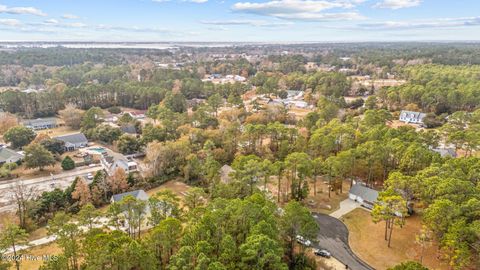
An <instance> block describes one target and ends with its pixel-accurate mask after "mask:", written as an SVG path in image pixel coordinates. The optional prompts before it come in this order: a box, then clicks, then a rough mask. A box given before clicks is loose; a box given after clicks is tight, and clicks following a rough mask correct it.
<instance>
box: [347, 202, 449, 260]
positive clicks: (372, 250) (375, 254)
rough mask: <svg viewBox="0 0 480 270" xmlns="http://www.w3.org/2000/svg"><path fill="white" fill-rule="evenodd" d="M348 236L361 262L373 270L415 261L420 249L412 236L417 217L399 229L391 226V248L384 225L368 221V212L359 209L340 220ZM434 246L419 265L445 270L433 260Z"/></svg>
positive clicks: (426, 252)
mask: <svg viewBox="0 0 480 270" xmlns="http://www.w3.org/2000/svg"><path fill="white" fill-rule="evenodd" d="M342 221H343V222H344V223H345V224H346V225H347V227H348V229H349V231H350V235H349V242H350V247H351V248H352V249H353V251H354V252H355V254H357V255H358V256H359V257H360V258H361V259H362V260H364V261H365V262H367V263H368V264H370V265H371V266H373V267H374V268H375V269H379V270H381V269H387V268H389V267H392V266H394V265H397V264H399V263H401V262H404V261H409V260H414V261H419V260H420V256H421V248H420V246H419V245H417V244H416V243H415V235H416V234H418V233H419V231H420V230H421V228H422V224H421V219H420V217H419V216H412V217H409V218H408V219H407V221H406V224H405V226H403V228H399V227H395V229H394V231H393V235H392V247H391V248H388V247H387V242H386V241H385V240H384V232H385V231H384V230H385V224H384V223H382V222H380V223H378V224H375V223H373V222H372V218H371V216H370V213H369V212H367V211H365V210H363V209H355V210H354V211H352V212H350V213H348V214H346V215H345V216H343V217H342ZM437 249H438V246H437V245H436V244H435V243H434V244H433V245H432V246H431V247H429V248H426V249H425V252H424V255H423V264H424V265H425V266H427V267H428V268H429V269H432V270H443V269H445V270H446V269H449V268H448V265H447V264H445V263H443V262H442V261H440V260H438V259H437Z"/></svg>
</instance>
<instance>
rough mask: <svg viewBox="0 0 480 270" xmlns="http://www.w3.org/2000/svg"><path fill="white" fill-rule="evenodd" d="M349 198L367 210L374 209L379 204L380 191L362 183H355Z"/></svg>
mask: <svg viewBox="0 0 480 270" xmlns="http://www.w3.org/2000/svg"><path fill="white" fill-rule="evenodd" d="M348 198H350V200H354V201H356V202H359V203H360V204H361V205H362V206H363V207H365V208H368V209H373V206H374V205H375V203H377V198H378V191H376V190H374V189H371V188H369V187H367V186H365V185H364V184H362V183H355V184H354V185H353V186H352V188H350V191H349V193H348Z"/></svg>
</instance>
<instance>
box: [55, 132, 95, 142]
mask: <svg viewBox="0 0 480 270" xmlns="http://www.w3.org/2000/svg"><path fill="white" fill-rule="evenodd" d="M54 139H57V140H60V141H63V142H66V143H72V144H77V143H88V139H87V137H86V136H85V134H83V133H73V134H68V135H62V136H58V137H54Z"/></svg>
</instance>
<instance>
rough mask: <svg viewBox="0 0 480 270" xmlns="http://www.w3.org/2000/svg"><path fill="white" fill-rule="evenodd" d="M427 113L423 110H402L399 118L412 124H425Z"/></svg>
mask: <svg viewBox="0 0 480 270" xmlns="http://www.w3.org/2000/svg"><path fill="white" fill-rule="evenodd" d="M425 116H426V114H425V113H421V112H412V111H401V112H400V118H399V120H400V121H402V122H405V123H411V124H423V118H425Z"/></svg>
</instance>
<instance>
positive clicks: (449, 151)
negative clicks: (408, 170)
mask: <svg viewBox="0 0 480 270" xmlns="http://www.w3.org/2000/svg"><path fill="white" fill-rule="evenodd" d="M431 150H432V151H433V152H435V153H439V154H440V156H441V157H451V158H456V157H457V152H456V151H455V148H451V147H450V148H448V147H438V148H432V149H431Z"/></svg>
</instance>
